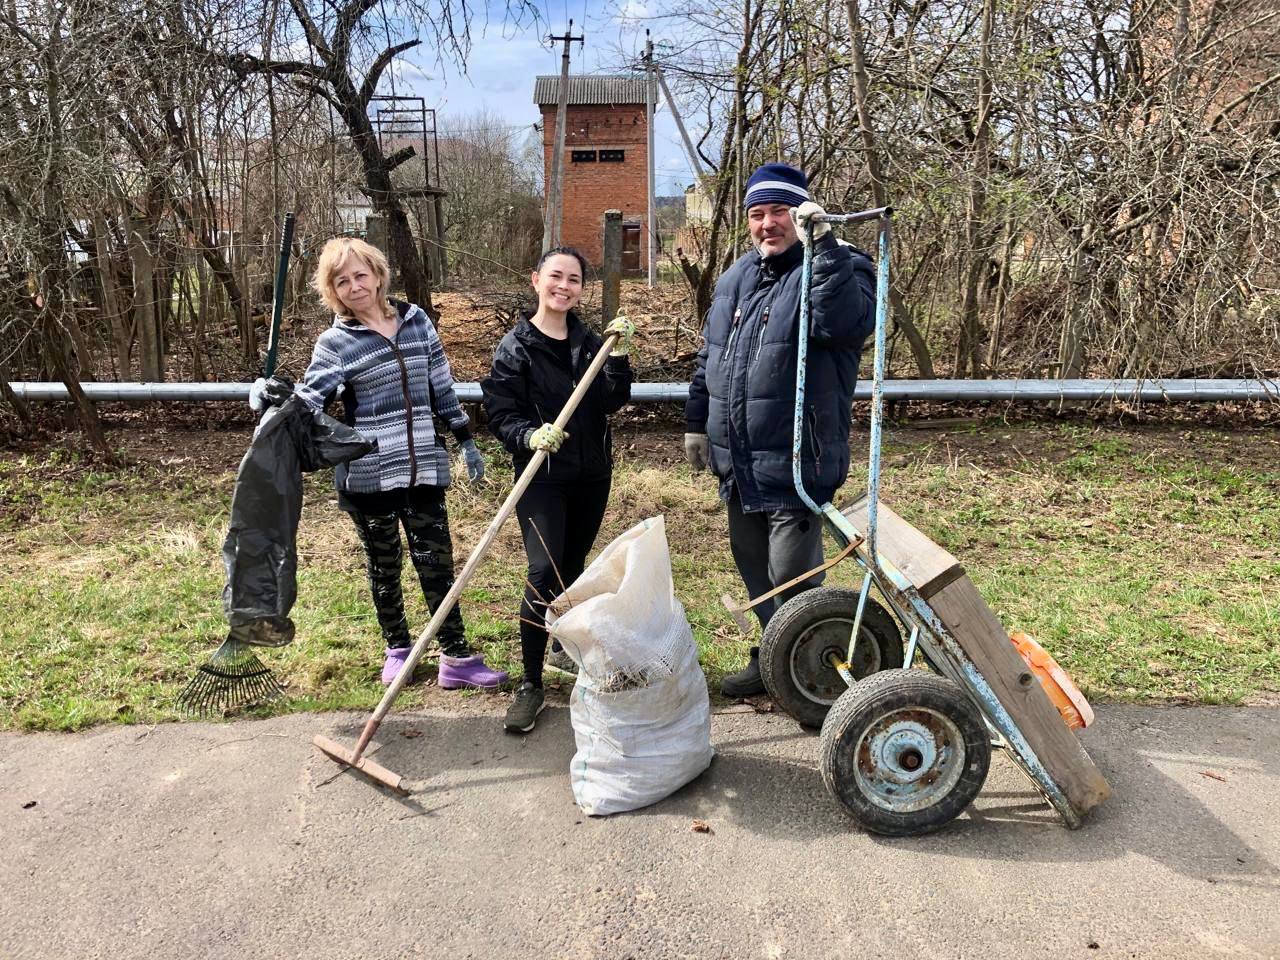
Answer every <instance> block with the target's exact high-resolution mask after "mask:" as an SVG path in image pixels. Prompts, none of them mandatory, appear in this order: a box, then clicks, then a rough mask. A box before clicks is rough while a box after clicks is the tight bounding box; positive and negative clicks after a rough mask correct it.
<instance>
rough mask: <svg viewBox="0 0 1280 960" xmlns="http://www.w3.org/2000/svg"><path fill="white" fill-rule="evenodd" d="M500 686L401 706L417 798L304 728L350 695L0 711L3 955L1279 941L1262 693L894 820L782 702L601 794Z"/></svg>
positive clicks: (1096, 733)
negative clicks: (916, 821)
mask: <svg viewBox="0 0 1280 960" xmlns="http://www.w3.org/2000/svg"><path fill="white" fill-rule="evenodd" d="M504 706H505V700H503V699H502V698H500V697H475V698H471V699H468V700H466V701H462V702H461V703H459V704H458V706H457V708H456V709H452V710H449V711H448V712H446V711H444V710H433V711H430V712H424V713H400V714H393V715H392V717H391V718H389V719H388V721H387V722H386V723H385V724H384V725H383V728H382V732H381V733H380V736H379V742H380V743H381V744H383V745H382V747H381V749H379V750H378V752H377V754H376V756H377V759H378V760H379V761H380V762H381V763H383V764H385V765H387V766H389V767H391V768H392V769H394V770H396V771H397V772H400V773H402V774H405V775H406V776H408V777H410V778H412V779H413V781H414V785H415V793H414V795H413V797H411V798H410V799H407V800H404V799H398V798H396V797H393V796H391V795H389V794H388V793H386V792H383V791H381V790H379V789H377V788H374V787H372V786H370V785H369V784H368V783H367V782H366V781H363V780H361V779H359V778H357V776H356V775H354V774H352V773H351V772H349V771H348V772H345V773H344V772H340V770H339V769H338V768H337V767H336V766H335V765H334V764H333V763H332V762H331V761H329V760H328V759H326V758H325V757H323V756H322V755H320V754H319V753H317V752H316V751H315V750H314V749H313V748H312V747H311V744H310V740H311V736H312V734H314V733H317V732H324V733H328V734H331V735H333V736H337V737H339V738H345V739H347V740H351V741H353V740H354V738H355V734H356V732H357V730H358V727H359V725H360V723H361V721H362V718H361V717H357V716H355V715H343V714H332V715H324V716H293V717H284V718H279V719H274V720H267V721H258V722H238V723H228V724H197V723H190V724H181V725H164V726H158V727H154V728H147V727H110V728H101V729H97V730H93V731H89V732H87V733H82V734H76V735H54V734H33V735H21V734H6V735H3V736H0V837H2V838H3V855H2V856H0V890H3V907H2V908H0V958H3V960H10V958H12V960H18V958H27V957H33V958H41V960H44V958H75V960H88V958H94V957H110V958H113V960H114V958H131V957H139V958H147V960H161V958H169V957H175V958H187V957H202V958H203V957H210V958H224V957H225V958H237V960H239V958H245V957H253V958H266V957H272V958H274V957H298V958H302V957H305V958H308V960H322V958H354V957H361V958H363V957H369V958H383V957H388V958H390V957H443V958H465V957H494V958H522V957H531V958H560V957H574V958H576V957H601V958H611V960H612V958H619V960H621V958H626V957H634V958H641V957H643V958H649V957H655V958H657V957H660V958H677V957H724V958H735V960H736V958H756V957H760V958H774V957H798V958H806V960H823V958H828V957H831V958H834V957H858V958H873V957H893V958H898V960H901V958H905V957H931V958H960V957H973V958H980V960H997V958H1003V957H1017V958H1033V957H1053V958H1060V957H1088V958H1098V957H1135V956H1136V957H1188V958H1190V957H1197V958H1198V957H1214V956H1231V957H1239V956H1244V957H1277V956H1280V710H1276V709H1269V708H1248V709H1228V708H1149V707H1145V708H1144V707H1126V706H1103V707H1101V708H1100V709H1099V711H1098V714H1099V717H1098V723H1097V724H1096V725H1095V726H1094V727H1093V728H1092V729H1090V730H1089V731H1087V732H1086V733H1085V736H1084V740H1085V743H1086V746H1087V747H1088V749H1089V750H1090V752H1091V753H1092V755H1093V756H1094V758H1095V760H1096V761H1097V762H1098V764H1099V766H1100V767H1101V769H1102V770H1103V772H1104V773H1105V774H1106V776H1107V777H1108V779H1109V780H1110V781H1111V783H1112V786H1113V787H1114V789H1115V795H1114V796H1113V797H1112V798H1111V800H1109V801H1108V802H1107V803H1106V804H1105V805H1104V806H1103V807H1101V808H1099V809H1098V810H1097V811H1095V813H1094V814H1093V815H1092V817H1091V819H1090V821H1089V822H1088V824H1087V825H1086V827H1085V828H1084V829H1082V830H1080V831H1075V832H1072V831H1068V830H1066V829H1065V828H1063V827H1062V826H1061V825H1060V823H1059V821H1058V820H1057V819H1056V817H1055V815H1054V814H1053V813H1052V811H1051V810H1049V809H1048V808H1047V807H1045V806H1044V805H1043V804H1042V803H1041V802H1040V800H1039V798H1038V795H1037V794H1035V793H1034V791H1033V790H1032V789H1031V787H1030V785H1029V784H1028V783H1027V781H1026V780H1025V779H1024V778H1023V777H1022V775H1021V774H1020V773H1019V772H1018V771H1017V770H1016V769H1015V768H1014V767H1013V766H1012V764H1011V763H1010V762H1009V761H1008V760H1007V759H1006V758H1004V757H1002V756H999V755H997V757H996V759H994V760H993V762H992V770H991V775H990V777H989V779H988V780H987V784H986V788H985V789H984V791H983V793H982V795H981V797H980V798H979V801H978V802H977V803H976V804H975V806H974V807H973V808H972V809H971V810H970V811H968V812H967V813H966V814H964V815H962V816H961V817H960V818H959V819H958V820H956V821H955V822H954V823H953V824H951V826H950V827H949V828H947V829H946V830H945V831H943V832H942V833H939V834H936V835H933V836H930V837H926V838H922V839H912V840H885V839H881V838H876V837H873V836H869V835H867V834H864V833H861V832H859V831H857V830H856V829H854V828H853V827H852V826H851V824H850V822H849V821H848V820H847V819H846V818H845V817H844V815H843V814H842V813H841V811H840V810H839V809H838V808H837V807H836V806H835V804H834V801H832V800H831V799H830V798H829V796H828V795H827V793H826V791H825V789H824V788H823V785H822V782H821V777H820V775H819V773H818V770H817V767H816V755H817V740H816V739H815V738H814V737H813V736H811V735H808V734H806V733H803V732H801V731H800V730H799V729H798V728H797V727H796V726H795V725H794V724H793V723H791V722H790V721H789V720H787V719H786V718H785V717H781V716H777V715H771V714H770V715H756V714H754V713H752V714H739V713H731V714H718V715H717V716H716V717H715V725H714V742H715V744H716V747H717V749H718V751H719V756H718V757H717V759H716V760H715V762H714V763H713V764H712V767H711V769H710V770H709V771H708V772H707V773H706V774H704V775H703V776H702V777H701V778H700V779H699V780H697V781H695V782H694V783H693V784H691V785H690V786H688V787H686V788H685V789H684V790H682V791H680V792H679V793H677V794H676V795H674V796H673V797H670V798H668V799H667V800H666V801H664V802H662V803H660V804H658V805H656V806H654V807H651V808H649V809H647V810H643V811H639V812H637V813H632V814H624V815H621V816H616V817H612V818H607V819H593V818H589V817H585V816H583V815H582V814H581V813H580V812H579V810H578V809H577V807H576V806H575V805H574V803H573V798H572V794H571V792H570V787H569V778H568V773H567V767H568V763H569V759H570V757H571V756H572V754H573V736H572V731H571V729H570V727H569V722H568V711H567V708H566V707H565V706H564V705H563V700H561V701H560V703H559V704H557V705H554V706H552V707H551V708H549V709H548V710H547V712H546V713H544V714H543V716H542V718H541V720H540V722H539V725H538V729H537V730H536V731H535V732H534V733H533V734H531V735H530V736H528V737H526V738H514V737H510V736H507V735H504V734H503V733H502V732H501V730H500V728H499V718H500V716H501V712H502V709H503V708H504ZM695 819H697V820H703V821H706V823H707V824H709V825H710V827H711V830H712V832H711V833H697V832H694V831H693V830H692V824H693V821H694V820H695Z"/></svg>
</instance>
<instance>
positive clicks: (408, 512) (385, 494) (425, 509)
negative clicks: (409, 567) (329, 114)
mask: <svg viewBox="0 0 1280 960" xmlns="http://www.w3.org/2000/svg"><path fill="white" fill-rule="evenodd" d="M390 283H391V274H390V269H389V267H388V264H387V259H386V257H385V256H384V255H383V254H382V252H381V251H379V250H378V249H377V248H376V247H373V246H371V245H369V244H368V243H365V242H364V241H363V240H358V239H354V238H349V237H338V238H335V239H333V240H330V241H329V242H328V243H326V244H325V246H324V249H323V250H322V251H321V253H320V262H319V265H318V266H317V268H316V273H315V277H314V279H313V280H312V285H313V286H314V287H315V289H316V291H317V292H318V293H319V294H320V298H321V299H322V300H323V301H324V302H325V304H326V306H328V307H329V308H330V309H331V310H333V312H334V314H335V316H334V320H333V325H332V326H331V327H329V328H328V329H327V330H325V331H324V332H323V333H322V334H320V337H319V338H318V339H317V341H316V345H315V350H314V351H313V353H312V358H311V364H310V366H308V367H307V372H306V374H305V375H304V376H303V380H302V383H301V384H299V385H298V387H297V390H296V392H297V394H298V396H299V397H301V398H302V399H303V400H304V401H305V402H306V403H307V404H308V405H310V406H311V407H312V408H314V409H316V410H323V409H324V407H325V406H326V405H327V404H328V403H329V402H330V401H331V400H333V399H334V397H335V396H337V395H339V394H341V397H342V400H343V409H344V412H345V419H346V421H347V423H349V424H350V425H352V426H353V427H355V428H356V430H357V431H359V432H360V433H361V434H362V435H364V436H365V437H367V438H370V439H373V440H376V441H377V448H376V449H375V450H374V451H373V452H371V453H369V454H367V455H366V456H364V457H361V458H360V459H358V460H354V461H352V462H351V463H350V464H345V465H343V466H340V467H338V469H337V472H336V477H335V480H336V484H337V488H338V503H339V506H341V507H342V509H343V510H345V511H346V512H347V513H349V514H350V515H351V519H352V520H353V521H354V522H355V525H356V530H357V532H358V533H359V536H360V542H361V543H362V544H363V546H364V550H365V555H366V558H367V561H368V572H369V585H370V587H371V588H372V591H373V603H374V608H375V610H376V611H377V615H378V624H379V626H380V627H381V628H382V636H383V639H384V640H385V641H386V659H385V662H384V664H383V668H382V682H383V683H386V684H389V683H391V682H392V681H393V680H395V678H396V676H397V675H398V674H399V672H400V670H401V669H402V668H403V666H404V663H405V660H406V658H407V657H408V654H409V650H410V648H411V646H412V641H411V638H410V634H409V625H408V621H407V619H406V617H405V610H404V597H403V595H402V593H401V588H400V570H401V565H402V552H401V551H402V546H401V539H400V528H402V527H403V529H404V534H405V537H406V538H407V540H408V543H409V557H410V559H411V560H412V562H413V566H414V569H415V570H416V571H417V574H418V580H419V582H420V583H421V585H422V593H423V596H424V597H425V598H426V601H427V605H428V607H429V608H430V609H431V610H433V611H434V610H435V609H436V607H437V606H438V605H439V603H440V602H441V600H442V599H443V598H444V596H445V594H446V593H448V591H449V588H450V587H451V586H452V585H453V546H452V542H451V540H450V536H449V517H448V514H447V512H446V509H445V488H446V487H447V486H448V485H449V479H450V478H449V454H448V451H447V450H446V449H445V445H444V441H443V438H442V437H441V436H440V435H439V434H438V433H437V432H436V427H435V420H436V418H437V417H438V418H440V419H441V420H443V421H445V422H446V423H447V424H448V425H449V428H450V430H451V432H452V433H453V436H454V439H455V440H456V441H457V442H458V444H459V445H460V446H461V448H462V455H463V460H464V461H465V463H466V468H467V473H468V476H469V478H470V479H471V481H473V482H474V481H477V480H479V479H481V478H482V477H483V476H484V458H483V457H482V456H481V455H480V451H479V449H477V447H476V444H475V441H474V440H473V439H472V438H471V431H470V428H469V424H468V419H467V415H466V413H465V412H464V411H463V409H462V406H461V404H459V402H458V397H457V395H456V394H455V393H454V389H453V375H452V373H451V371H450V370H449V361H448V360H447V359H446V358H445V355H444V346H443V345H442V344H441V342H440V337H439V335H438V334H437V333H436V330H435V327H434V326H433V325H432V323H431V320H430V318H428V317H427V314H426V312H425V311H424V310H423V309H422V308H421V307H419V306H417V305H416V304H412V303H400V302H397V301H394V300H391V299H389V298H388V295H387V293H388V289H389V287H390ZM439 642H440V651H441V657H440V675H439V683H440V686H441V687H444V688H445V689H457V688H460V687H480V688H484V689H492V688H495V687H497V686H499V685H501V684H502V683H503V682H505V681H506V679H507V675H506V674H505V673H501V672H499V671H495V670H492V669H490V668H489V667H488V666H487V665H486V664H485V662H484V659H483V657H481V656H480V655H479V654H477V653H475V652H474V651H472V650H471V648H470V647H469V646H468V644H467V640H466V637H465V635H464V628H463V622H462V614H461V612H460V611H459V609H458V607H457V606H456V605H455V607H454V609H453V610H452V611H451V612H450V614H449V616H448V619H446V620H445V623H444V626H443V627H442V628H441V630H440V634H439Z"/></svg>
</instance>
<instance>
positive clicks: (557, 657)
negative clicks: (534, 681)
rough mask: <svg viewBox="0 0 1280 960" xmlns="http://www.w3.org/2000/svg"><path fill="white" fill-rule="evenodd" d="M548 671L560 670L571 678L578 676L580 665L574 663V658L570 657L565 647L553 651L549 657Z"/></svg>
mask: <svg viewBox="0 0 1280 960" xmlns="http://www.w3.org/2000/svg"><path fill="white" fill-rule="evenodd" d="M547 669H548V670H558V671H559V672H560V673H567V674H568V675H569V676H571V677H576V676H577V675H578V665H577V664H576V663H574V662H573V657H571V656H569V651H568V650H566V649H564V647H561V648H560V649H559V650H552V651H551V655H550V656H549V657H547Z"/></svg>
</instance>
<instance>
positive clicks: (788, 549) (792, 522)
mask: <svg viewBox="0 0 1280 960" xmlns="http://www.w3.org/2000/svg"><path fill="white" fill-rule="evenodd" d="M729 548H730V549H731V550H732V551H733V562H734V563H735V564H737V566H738V573H739V574H741V576H742V582H743V583H744V584H745V585H746V587H747V594H748V595H749V596H750V597H751V599H752V600H754V599H755V598H756V597H758V596H760V595H761V594H764V593H768V592H769V591H770V590H772V589H773V588H774V587H776V586H777V585H778V584H780V583H786V582H787V581H788V580H791V579H793V578H795V577H798V576H800V574H802V573H804V572H805V571H806V570H812V569H813V568H814V567H816V566H818V565H819V564H820V563H822V518H821V517H819V516H817V515H815V514H812V513H810V512H809V511H808V510H767V511H763V512H761V513H743V512H742V501H741V500H740V499H739V498H738V491H737V490H736V489H735V490H734V491H733V494H732V495H731V496H730V497H729ZM825 576H826V573H825V571H824V572H823V573H818V574H815V575H814V576H812V577H810V578H809V579H808V580H805V581H802V582H801V583H797V584H796V585H795V586H794V587H792V588H791V589H789V590H784V591H783V592H782V593H780V594H778V596H776V597H774V598H773V599H771V600H766V601H765V602H764V603H762V604H760V605H759V606H758V607H755V608H754V610H753V612H754V613H755V615H756V617H757V618H759V620H760V629H761V630H762V631H763V630H764V628H765V627H766V626H767V625H768V623H769V618H770V617H772V616H773V612H774V611H775V610H776V609H778V607H780V606H782V604H784V603H786V602H787V601H788V600H790V599H791V598H792V597H794V596H795V595H796V594H797V593H800V592H801V591H803V590H808V589H809V588H811V587H816V586H818V584H820V583H822V580H823V578H824V577H825Z"/></svg>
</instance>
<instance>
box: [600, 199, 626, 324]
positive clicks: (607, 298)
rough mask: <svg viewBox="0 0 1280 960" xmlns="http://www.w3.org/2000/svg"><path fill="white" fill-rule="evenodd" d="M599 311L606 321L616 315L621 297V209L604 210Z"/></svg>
mask: <svg viewBox="0 0 1280 960" xmlns="http://www.w3.org/2000/svg"><path fill="white" fill-rule="evenodd" d="M600 276H601V280H602V284H601V285H602V287H603V290H602V291H601V297H600V299H601V313H602V316H603V322H604V323H608V322H609V321H610V320H612V319H613V318H614V317H616V316H617V315H618V306H619V303H620V302H621V297H622V211H621V210H606V211H605V212H604V266H603V267H602V268H601V273H600Z"/></svg>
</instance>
